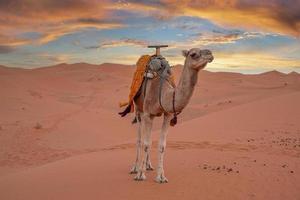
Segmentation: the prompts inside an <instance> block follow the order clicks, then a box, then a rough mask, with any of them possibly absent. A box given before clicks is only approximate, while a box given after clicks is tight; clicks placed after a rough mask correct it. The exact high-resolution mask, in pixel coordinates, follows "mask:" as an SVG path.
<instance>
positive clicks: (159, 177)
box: [155, 175, 168, 183]
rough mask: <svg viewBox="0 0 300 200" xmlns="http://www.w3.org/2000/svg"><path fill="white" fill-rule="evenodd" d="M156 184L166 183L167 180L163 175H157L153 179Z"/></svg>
mask: <svg viewBox="0 0 300 200" xmlns="http://www.w3.org/2000/svg"><path fill="white" fill-rule="evenodd" d="M155 181H156V182H157V183H167V182H168V179H167V178H166V177H165V176H164V175H158V176H157V177H156V179H155Z"/></svg>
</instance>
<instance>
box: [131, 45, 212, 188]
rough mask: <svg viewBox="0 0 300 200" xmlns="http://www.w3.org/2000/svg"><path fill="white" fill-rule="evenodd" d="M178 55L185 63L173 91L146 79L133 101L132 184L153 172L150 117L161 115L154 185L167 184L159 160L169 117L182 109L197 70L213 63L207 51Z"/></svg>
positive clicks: (197, 50)
mask: <svg viewBox="0 0 300 200" xmlns="http://www.w3.org/2000/svg"><path fill="white" fill-rule="evenodd" d="M182 53H183V56H184V57H185V62H184V67H183V71H182V74H181V77H180V80H179V83H178V85H177V87H175V88H174V87H172V86H171V84H169V83H168V82H167V81H165V82H164V83H163V84H162V85H161V86H160V78H153V79H149V80H148V81H147V84H143V85H142V90H143V87H146V88H144V89H146V90H145V91H146V92H145V93H143V92H141V95H140V96H139V97H137V98H136V99H135V100H134V103H135V107H136V116H137V119H138V120H137V121H138V136H137V155H136V161H135V163H134V165H133V167H132V169H131V173H132V174H136V176H135V178H134V179H135V180H138V181H142V180H145V179H146V176H145V171H146V170H153V167H152V165H151V162H150V149H151V143H152V140H151V129H152V122H153V118H154V117H156V116H161V115H162V114H163V115H164V119H163V125H162V129H161V133H160V139H159V144H158V167H157V177H156V181H157V182H159V183H167V182H168V179H167V178H166V177H165V173H164V168H163V158H164V153H165V150H166V136H167V132H168V127H169V124H170V121H171V118H172V115H173V114H174V111H175V113H179V112H181V111H182V110H183V109H184V108H185V107H186V105H187V104H188V102H189V100H190V98H191V96H192V94H193V91H194V88H195V85H196V83H197V79H198V72H199V70H201V69H203V68H204V67H205V66H206V64H207V63H209V62H212V61H213V59H214V57H213V55H212V53H211V51H209V50H200V49H198V48H193V49H191V50H189V51H187V50H185V51H183V52H182ZM159 90H161V92H160V91H159ZM159 93H160V94H161V95H160V98H161V100H159V98H158V94H159ZM175 116H176V114H175Z"/></svg>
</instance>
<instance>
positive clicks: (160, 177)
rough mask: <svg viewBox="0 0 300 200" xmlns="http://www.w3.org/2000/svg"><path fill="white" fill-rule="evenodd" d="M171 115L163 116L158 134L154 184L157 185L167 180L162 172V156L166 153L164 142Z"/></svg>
mask: <svg viewBox="0 0 300 200" xmlns="http://www.w3.org/2000/svg"><path fill="white" fill-rule="evenodd" d="M170 120H171V115H169V114H165V115H164V121H163V125H162V129H161V133H160V138H159V144H158V167H157V176H156V179H155V180H156V182H158V183H167V182H168V179H167V178H166V177H165V172H164V154H165V151H166V142H167V141H166V140H167V134H168V128H169V125H170Z"/></svg>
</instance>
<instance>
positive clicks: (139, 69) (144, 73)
mask: <svg viewBox="0 0 300 200" xmlns="http://www.w3.org/2000/svg"><path fill="white" fill-rule="evenodd" d="M156 77H158V78H160V86H159V87H160V89H159V94H158V98H159V104H160V106H161V108H162V109H163V110H164V108H163V106H162V103H161V91H162V85H163V83H164V82H165V81H168V82H169V83H170V85H172V87H174V88H175V81H174V75H173V74H172V72H171V67H170V65H169V63H168V61H167V60H166V59H165V58H164V57H163V56H161V55H153V56H149V55H143V56H141V57H140V58H139V60H138V61H137V64H136V71H135V73H134V75H133V79H132V83H131V87H130V92H129V100H128V102H120V104H119V106H120V107H123V106H127V107H126V108H125V110H124V111H123V112H120V113H119V114H120V115H121V117H124V116H126V115H127V114H128V113H130V112H134V103H133V101H134V98H135V97H137V96H138V95H139V94H140V92H142V91H141V86H142V84H143V83H144V84H145V87H144V91H143V92H144V94H145V93H146V85H147V82H148V80H149V79H153V78H156ZM174 98H175V92H174V94H173V110H174V118H176V115H177V113H176V111H175V107H174V101H175V100H174ZM174 118H173V119H172V120H176V119H174ZM176 121H177V120H176ZM172 124H174V125H175V124H176V122H175V123H172V122H171V125H172Z"/></svg>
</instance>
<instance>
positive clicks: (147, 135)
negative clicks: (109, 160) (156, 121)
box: [134, 113, 153, 181]
mask: <svg viewBox="0 0 300 200" xmlns="http://www.w3.org/2000/svg"><path fill="white" fill-rule="evenodd" d="M152 123H153V117H152V116H151V115H150V114H147V113H144V114H142V116H141V125H142V127H141V128H142V129H141V141H142V143H141V150H140V152H139V154H138V172H137V175H136V176H135V178H134V179H135V180H137V181H141V180H145V179H146V175H145V171H146V167H147V160H148V159H150V157H149V154H150V146H151V129H152ZM150 165H151V164H150Z"/></svg>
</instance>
